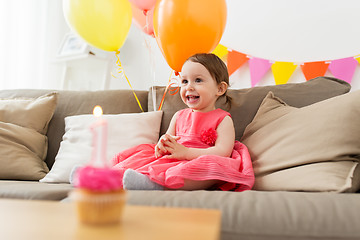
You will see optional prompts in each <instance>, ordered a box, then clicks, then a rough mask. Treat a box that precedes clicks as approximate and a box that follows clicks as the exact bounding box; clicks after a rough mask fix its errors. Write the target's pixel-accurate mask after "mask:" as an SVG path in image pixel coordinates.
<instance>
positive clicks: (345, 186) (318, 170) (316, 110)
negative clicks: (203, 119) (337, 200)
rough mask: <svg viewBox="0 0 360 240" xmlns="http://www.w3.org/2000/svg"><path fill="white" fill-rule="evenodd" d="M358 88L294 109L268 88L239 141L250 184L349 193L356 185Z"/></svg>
mask: <svg viewBox="0 0 360 240" xmlns="http://www.w3.org/2000/svg"><path fill="white" fill-rule="evenodd" d="M359 118H360V91H355V92H351V93H348V94H344V95H341V96H336V97H333V98H330V99H327V100H324V101H321V102H318V103H314V104H312V105H309V106H306V107H302V108H296V107H291V106H289V105H287V104H286V103H285V102H284V101H283V100H281V99H280V98H278V97H276V96H274V94H273V93H272V92H269V93H268V95H267V96H266V97H265V98H264V100H263V102H262V104H261V106H260V108H259V110H258V112H257V114H256V116H255V117H254V119H253V121H252V122H251V123H250V124H249V125H248V126H247V127H246V129H245V132H244V135H243V138H242V139H241V141H242V142H243V143H244V144H245V145H246V146H247V147H248V149H249V152H250V156H251V159H252V161H253V167H254V173H255V185H254V189H257V190H291V191H337V192H355V191H357V190H358V189H359V185H360V183H359V179H358V176H359V174H360V172H359V171H357V172H355V170H356V169H357V165H358V161H359V158H360V141H359V136H360V121H358V119H359Z"/></svg>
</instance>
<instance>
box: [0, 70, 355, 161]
mask: <svg viewBox="0 0 360 240" xmlns="http://www.w3.org/2000/svg"><path fill="white" fill-rule="evenodd" d="M153 89H154V90H155V91H156V108H158V106H159V104H160V101H161V99H162V97H163V93H164V90H165V87H154V88H153ZM350 89H351V86H350V84H348V83H347V82H344V81H341V80H338V79H336V78H330V77H319V78H315V79H313V80H310V81H307V82H303V83H293V84H291V83H288V84H284V85H276V86H263V87H254V88H249V89H229V95H230V96H231V97H232V98H233V104H232V108H231V109H230V111H229V112H230V113H231V115H232V118H233V121H234V125H235V131H236V139H238V140H239V139H240V138H241V136H242V134H243V132H244V130H245V127H246V126H247V125H248V124H249V123H250V122H251V121H252V119H253V118H254V116H255V114H256V112H257V109H258V108H259V106H260V104H261V101H262V100H263V98H264V97H265V95H266V94H267V93H268V92H269V91H272V92H274V94H275V95H277V96H278V97H280V98H281V99H283V100H284V101H285V102H286V103H288V104H289V105H290V106H294V107H303V106H307V105H310V104H312V103H315V102H318V101H321V100H324V99H327V98H330V97H334V96H337V95H341V94H344V93H347V92H349V91H350ZM50 92H58V93H59V94H58V103H57V107H56V110H55V113H54V116H53V118H52V120H51V121H50V123H49V128H48V132H47V136H48V154H47V157H46V160H45V161H46V163H47V165H48V167H49V168H51V167H52V165H53V163H54V161H55V156H56V154H57V152H58V150H59V146H60V142H61V140H62V136H63V135H64V133H65V121H64V118H65V117H67V116H73V115H79V114H91V113H92V111H93V108H94V106H95V105H100V106H102V108H103V110H104V114H119V113H137V112H141V109H140V108H139V106H138V104H137V102H136V99H135V97H134V95H133V93H132V91H131V90H104V91H64V90H35V89H30V90H29V89H20V90H19V89H17V90H1V91H0V98H17V97H26V98H35V97H39V96H42V95H45V94H47V93H50ZM136 94H137V96H138V98H139V101H140V103H141V105H142V107H143V109H144V111H148V110H149V111H153V109H154V107H153V100H152V98H153V94H152V88H151V89H150V91H149V92H148V91H136ZM217 105H218V107H220V108H223V109H225V110H226V105H225V103H224V99H219V101H218V103H217ZM185 107H186V105H185V104H184V103H183V102H182V101H181V99H180V95H179V94H176V95H169V94H166V97H165V100H164V104H163V108H162V110H163V111H164V114H163V118H162V123H161V129H160V134H164V133H165V132H166V130H167V128H168V126H169V123H170V120H171V117H172V116H173V114H174V113H175V112H176V111H178V110H180V109H182V108H185Z"/></svg>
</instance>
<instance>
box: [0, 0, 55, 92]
mask: <svg viewBox="0 0 360 240" xmlns="http://www.w3.org/2000/svg"><path fill="white" fill-rule="evenodd" d="M48 2H50V1H48V0H0V26H1V27H0V31H1V37H0V56H1V57H0V89H18V88H42V87H43V86H44V81H45V78H46V76H47V72H46V71H47V70H46V64H47V61H48V60H47V57H46V56H47V55H46V47H45V46H46V39H47V38H46V35H47V33H46V26H47V25H46V24H47V15H48V14H47V9H48Z"/></svg>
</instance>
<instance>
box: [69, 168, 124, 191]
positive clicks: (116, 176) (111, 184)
mask: <svg viewBox="0 0 360 240" xmlns="http://www.w3.org/2000/svg"><path fill="white" fill-rule="evenodd" d="M76 177H77V180H76V183H75V186H76V187H78V188H86V189H89V190H93V191H98V192H107V191H112V190H118V189H121V188H122V174H121V172H120V171H118V170H114V169H110V168H96V167H91V166H86V167H82V168H79V169H78V170H77V171H76Z"/></svg>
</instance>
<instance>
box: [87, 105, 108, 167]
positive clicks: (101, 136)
mask: <svg viewBox="0 0 360 240" xmlns="http://www.w3.org/2000/svg"><path fill="white" fill-rule="evenodd" d="M93 115H94V116H95V119H96V121H95V122H94V123H93V124H91V126H90V129H91V131H92V133H93V152H92V157H91V164H92V165H94V166H96V165H100V166H104V165H105V166H107V160H106V147H107V125H108V124H107V121H106V119H104V118H103V117H102V115H103V110H102V108H101V107H100V106H95V107H94V110H93Z"/></svg>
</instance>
